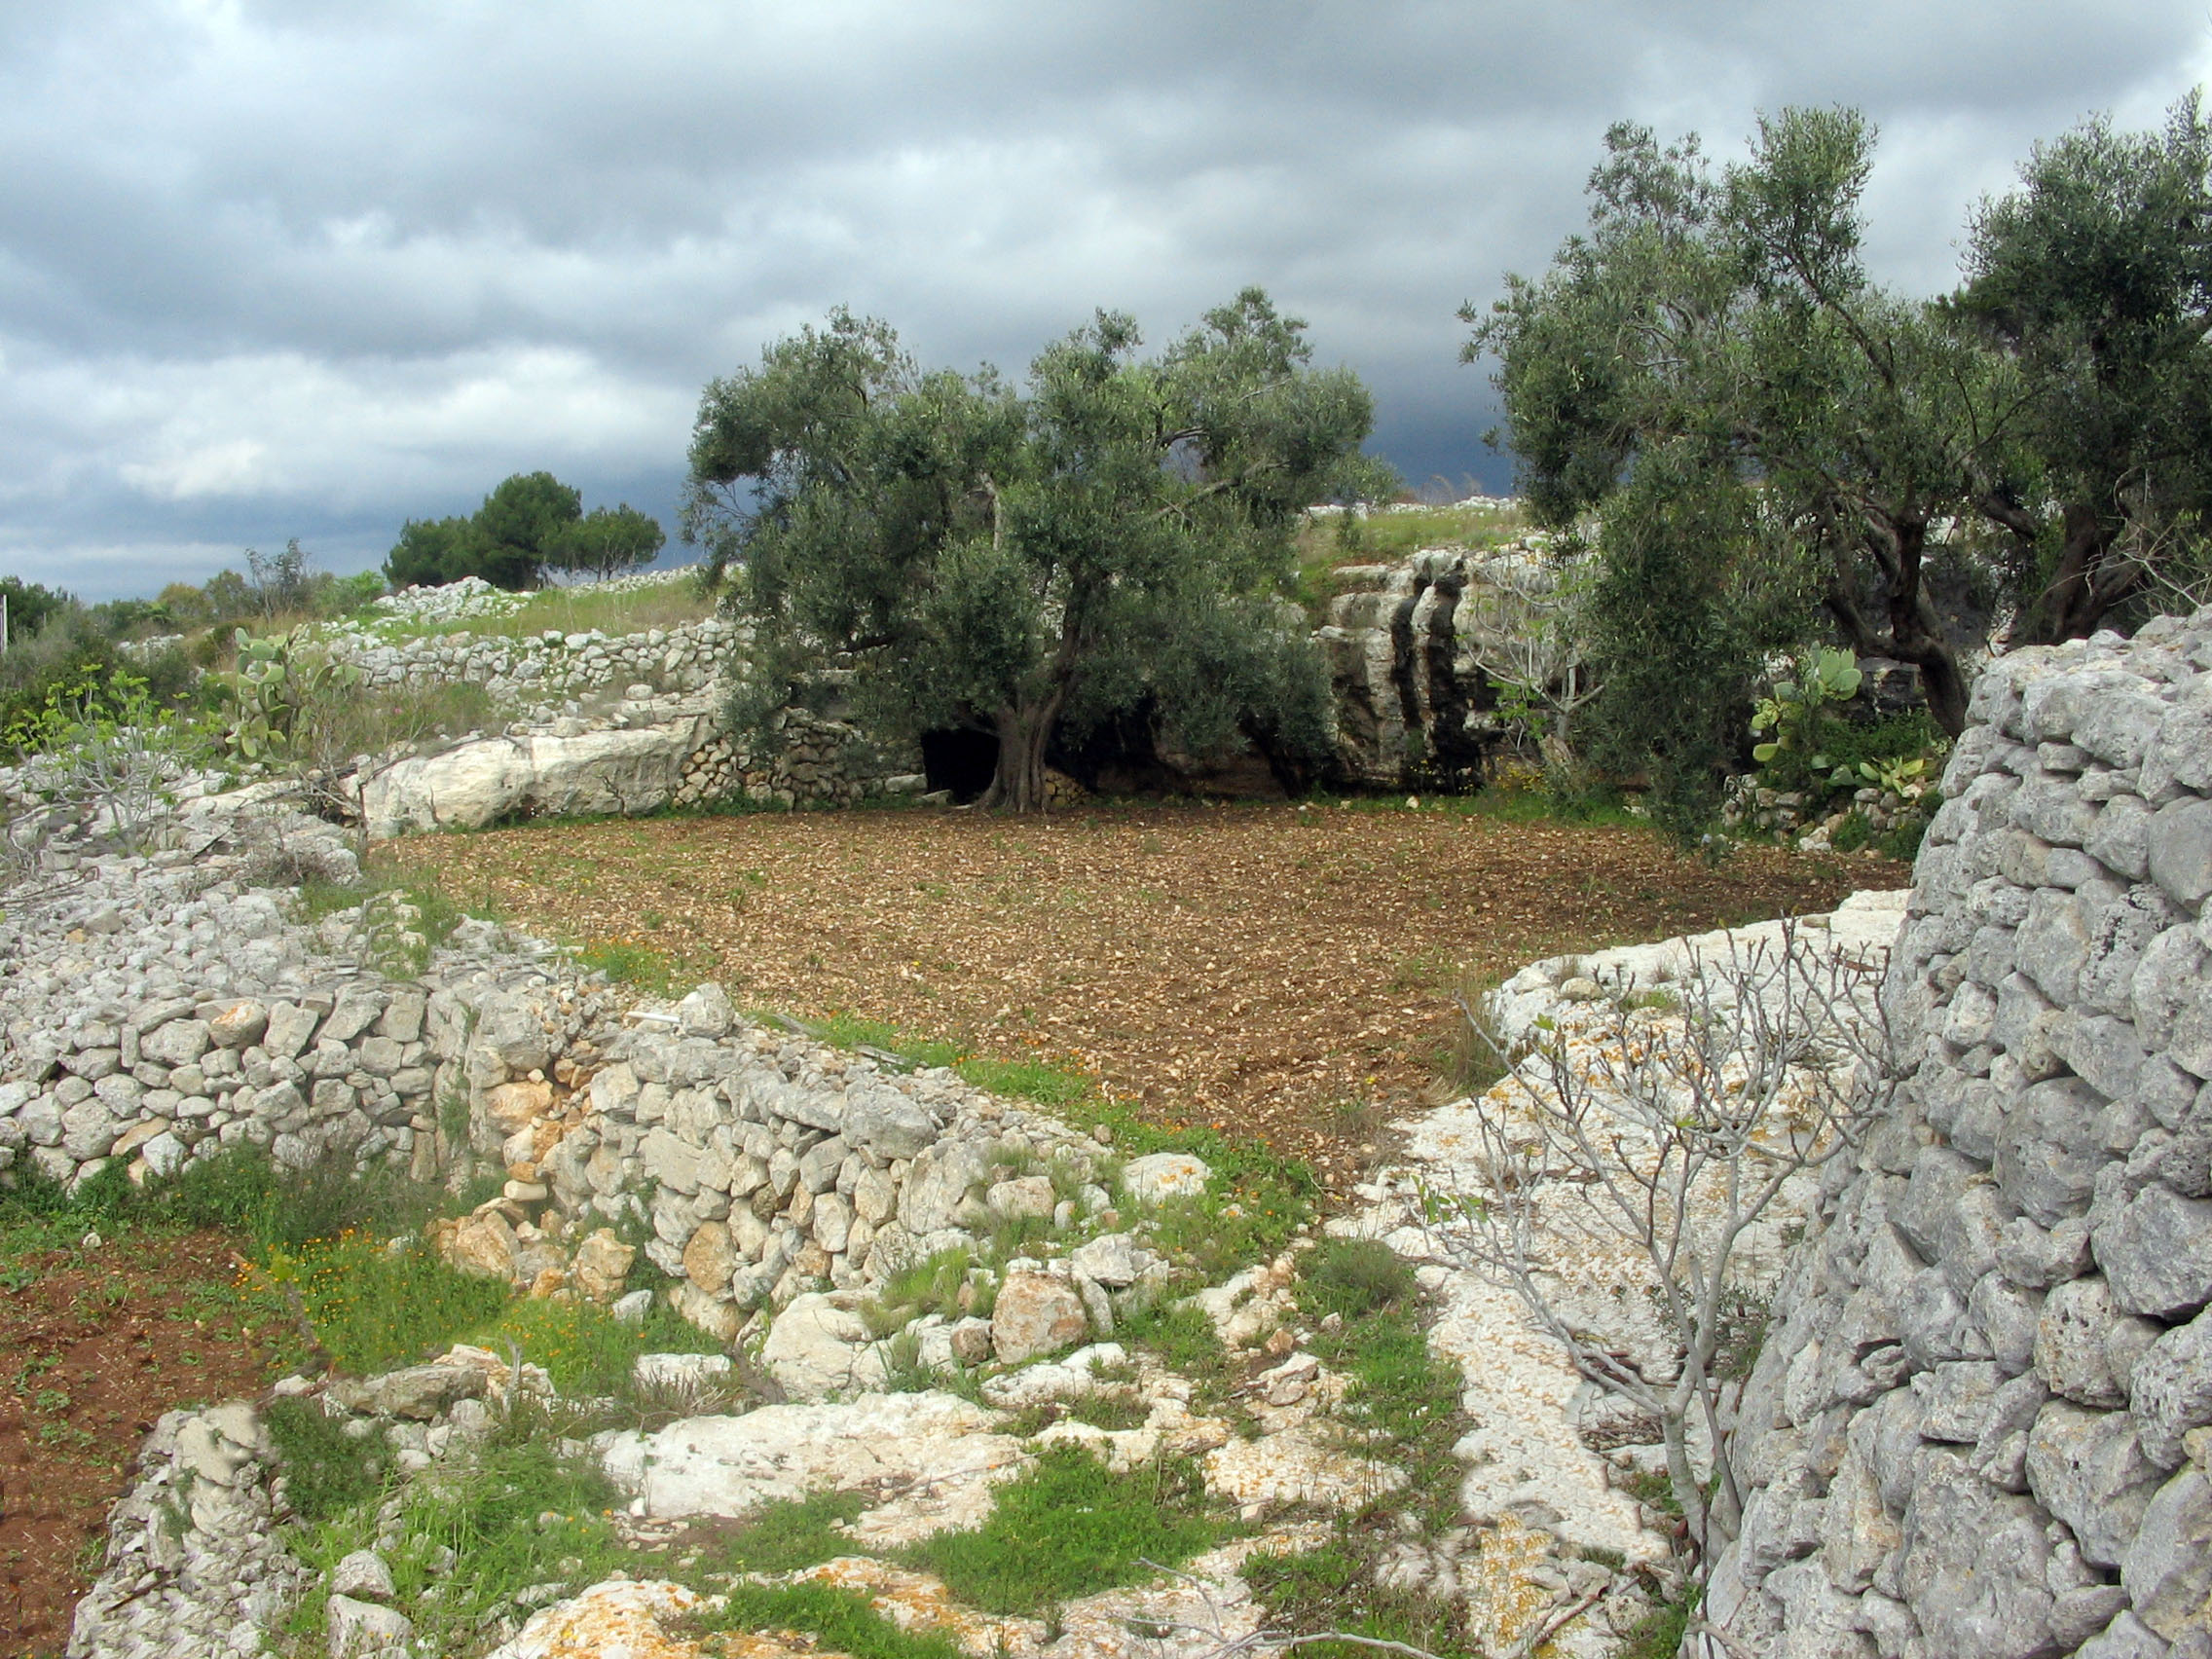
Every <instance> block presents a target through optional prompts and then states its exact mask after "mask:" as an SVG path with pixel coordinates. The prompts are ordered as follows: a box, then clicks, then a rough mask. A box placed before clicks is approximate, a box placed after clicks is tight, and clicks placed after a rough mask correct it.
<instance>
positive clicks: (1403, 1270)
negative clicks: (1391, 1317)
mask: <svg viewBox="0 0 2212 1659" xmlns="http://www.w3.org/2000/svg"><path fill="white" fill-rule="evenodd" d="M1415 1294H1416V1286H1415V1280H1414V1270H1413V1266H1412V1264H1410V1263H1409V1262H1407V1261H1406V1259H1405V1258H1404V1257H1402V1256H1400V1255H1399V1254H1398V1253H1397V1251H1395V1250H1393V1249H1391V1248H1390V1246H1389V1245H1387V1244H1385V1243H1383V1241H1382V1240H1381V1239H1377V1238H1325V1239H1323V1240H1322V1241H1321V1242H1320V1243H1319V1244H1318V1245H1316V1246H1315V1247H1314V1249H1313V1252H1312V1254H1310V1255H1309V1256H1308V1257H1307V1259H1306V1272H1305V1275H1304V1278H1303V1279H1302V1281H1301V1283H1300V1285H1299V1302H1300V1305H1301V1306H1302V1307H1303V1308H1304V1309H1305V1310H1306V1312H1307V1314H1308V1316H1309V1317H1310V1318H1312V1319H1313V1320H1315V1321H1319V1320H1322V1319H1325V1318H1327V1317H1328V1316H1329V1315H1330V1314H1332V1313H1334V1314H1337V1315H1339V1316H1340V1317H1342V1318H1345V1319H1365V1318H1367V1317H1369V1316H1370V1315H1372V1314H1376V1313H1383V1312H1388V1311H1391V1310H1393V1309H1404V1308H1406V1307H1409V1306H1410V1305H1411V1304H1412V1303H1413V1301H1414V1297H1415Z"/></svg>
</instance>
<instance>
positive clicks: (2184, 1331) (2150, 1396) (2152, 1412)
mask: <svg viewBox="0 0 2212 1659" xmlns="http://www.w3.org/2000/svg"><path fill="white" fill-rule="evenodd" d="M2132 1379H2133V1388H2132V1394H2131V1405H2132V1407H2133V1410H2134V1415H2135V1422H2136V1432H2137V1433H2138V1434H2139V1435H2140V1436H2141V1438H2142V1443H2143V1455H2144V1456H2146V1457H2148V1458H2150V1459H2151V1461H2152V1462H2154V1463H2156V1464H2157V1465H2158V1467H2159V1468H2161V1469H2172V1468H2178V1467H2179V1466H2180V1464H2181V1460H2182V1457H2183V1455H2184V1454H2183V1449H2182V1436H2183V1435H2185V1434H2187V1433H2188V1432H2189V1431H2190V1430H2191V1429H2193V1428H2200V1427H2202V1426H2204V1425H2205V1424H2207V1423H2212V1313H2199V1314H2198V1315H2197V1316H2196V1317H2195V1318H2194V1319H2193V1320H2191V1321H2190V1322H2189V1323H2188V1324H2186V1325H2181V1326H2177V1327H2176V1328H2174V1329H2173V1330H2170V1331H2168V1332H2167V1333H2166V1334H2165V1335H2164V1336H2162V1337H2160V1338H2159V1339H2158V1340H2157V1342H2155V1343H2153V1344H2152V1345H2151V1346H2149V1347H2148V1348H2146V1349H2144V1350H2143V1352H2142V1353H2141V1354H2140V1355H2139V1356H2138V1357H2137V1358H2136V1361H2135V1367H2134V1371H2133V1374H2132Z"/></svg>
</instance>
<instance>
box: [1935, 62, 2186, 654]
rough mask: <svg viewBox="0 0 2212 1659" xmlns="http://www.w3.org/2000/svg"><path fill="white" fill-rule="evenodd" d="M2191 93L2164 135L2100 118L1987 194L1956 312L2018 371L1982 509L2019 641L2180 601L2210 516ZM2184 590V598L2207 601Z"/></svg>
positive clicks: (2041, 151)
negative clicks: (2009, 590)
mask: <svg viewBox="0 0 2212 1659" xmlns="http://www.w3.org/2000/svg"><path fill="white" fill-rule="evenodd" d="M2200 96H2201V94H2200V93H2198V92H2193V93H2191V94H2190V95H2189V96H2188V97H2186V98H2183V99H2182V100H2181V101H2179V102H2178V103H2176V104H2175V105H2174V106H2173V108H2172V109H2171V110H2170V111H2169V112H2168V114H2167V118H2166V124H2165V127H2164V129H2163V130H2162V131H2156V132H2136V133H2120V132H2115V131H2114V130H2113V129H2112V125H2111V123H2110V121H2109V120H2107V119H2106V118H2103V117H2092V118H2091V119H2090V120H2088V121H2086V122H2084V123H2083V125H2082V126H2080V127H2078V128H2076V129H2074V130H2073V131H2071V132H2068V133H2066V134H2064V135H2063V136H2061V137H2059V138H2058V139H2056V140H2054V141H2052V142H2049V143H2044V144H2038V145H2037V146H2036V147H2035V150H2034V153H2033V154H2032V155H2031V156H2030V157H2029V159H2028V161H2027V163H2026V164H2025V165H2024V166H2021V168H2020V184H2019V187H2018V188H2017V189H2015V190H2013V191H2011V192H2010V193H2009V194H2008V195H2006V196H2003V197H2000V198H1997V199H1996V200H1993V201H1992V200H1985V201H1984V202H1983V203H1981V205H1980V207H1979V208H1978V209H1977V210H1976V212H1975V213H1974V215H1973V218H1972V224H1971V227H1970V236H1969V240H1968V244H1967V256H1966V268H1967V274H1968V281H1967V284H1966V286H1965V287H1964V288H1963V289H1961V290H1960V292H1959V294H1958V295H1957V296H1956V298H1955V301H1954V302H1953V303H1954V307H1955V314H1956V315H1957V316H1958V317H1959V318H1960V319H1961V321H1962V322H1963V324H1964V325H1966V326H1967V327H1969V328H1971V329H1972V330H1974V331H1975V332H1976V333H1977V335H1978V337H1979V338H1981V339H1983V340H1984V341H1986V342H1987V343H1988V345H1989V346H1990V348H1991V349H1992V350H1994V351H1996V352H1997V353H1999V354H2000V355H2001V356H2002V357H2003V359H2004V360H2005V361H2006V363H2007V364H2008V366H2009V368H2010V369H2011V370H2012V371H2013V373H2014V375H2015V378H2016V385H2017V387H2018V390H2017V395H2018V396H2019V398H2020V401H2021V404H2022V419H2021V422H2020V426H2021V430H2020V432H2019V434H2018V436H2019V439H2020V442H2019V444H2018V447H2017V449H2016V450H2015V452H2014V453H2013V454H2012V455H2011V456H2009V457H2008V458H2006V460H2007V461H2009V465H2008V466H2007V467H2006V468H2005V470H2004V471H2003V472H2001V473H2000V474H1999V476H1998V479H1997V485H1998V488H1997V490H1996V492H1995V493H1994V495H1993V498H1992V499H1991V501H1990V502H1989V503H1988V506H1987V507H1986V509H1985V511H1986V513H1987V515H1988V516H1989V518H1990V519H1991V520H1992V521H1993V522H1994V523H1995V525H1996V527H1997V528H1998V529H1999V530H2000V531H2001V532H2003V533H2004V534H2005V535H2006V537H2007V538H2008V542H2009V548H2008V551H2009V561H2008V563H2009V571H2008V574H2009V576H2010V578H2011V581H2012V586H2013V591H2014V593H2015V594H2016V595H2017V596H2018V597H2019V600H2020V604H2021V608H2022V611H2023V614H2022V616H2021V618H2020V624H2019V627H2018V631H2017V632H2016V634H2015V636H2014V637H2015V638H2016V639H2019V640H2023V641H2025V640H2035V641H2046V640H2056V639H2065V638H2070V637H2077V636H2080V635H2084V634H2087V633H2089V632H2090V631H2091V630H2092V629H2094V628H2095V627H2096V626H2097V625H2098V624H2099V622H2100V621H2101V620H2102V619H2103V618H2104V617H2105V616H2106V615H2107V614H2108V613H2111V612H2114V611H2116V610H2117V611H2120V612H2122V613H2123V614H2128V615H2133V616H2140V615H2143V614H2146V613H2148V612H2151V611H2155V610H2157V609H2160V608H2169V607H2170V606H2172V605H2173V603H2174V602H2175V600H2176V598H2177V597H2178V596H2176V595H2175V594H2174V592H2173V591H2172V588H2171V586H2170V585H2169V584H2168V582H2167V581H2166V580H2165V579H2164V577H2165V574H2166V572H2165V570H2164V567H2165V566H2166V565H2167V564H2168V562H2169V561H2173V562H2178V560H2177V559H2176V555H2177V554H2178V553H2180V552H2181V551H2182V549H2183V547H2184V546H2185V545H2186V543H2187V542H2188V541H2189V540H2190V539H2191V534H2190V533H2191V532H2192V530H2193V529H2194V527H2195V526H2196V525H2197V523H2198V522H2199V520H2200V519H2201V515H2202V514H2203V513H2204V512H2205V511H2206V510H2207V508H2212V346H2208V345H2207V339H2206V332H2207V329H2208V327H2212V245H2208V243H2207V241H2206V239H2205V237H2204V235H2203V233H2202V226H2203V224H2204V222H2205V220H2206V217H2207V215H2208V214H2212V126H2208V125H2207V123H2206V121H2205V119H2204V115H2203V111H2202V108H2201V103H2200ZM2202 597H2203V595H2202V594H2200V593H2198V594H2192V595H2190V596H2188V598H2187V599H2185V600H2184V601H2183V603H2184V604H2193V603H2198V602H2200V601H2201V599H2202Z"/></svg>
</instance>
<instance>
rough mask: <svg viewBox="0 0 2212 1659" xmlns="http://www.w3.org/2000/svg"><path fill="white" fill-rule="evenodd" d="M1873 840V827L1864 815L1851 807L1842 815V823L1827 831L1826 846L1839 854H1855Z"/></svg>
mask: <svg viewBox="0 0 2212 1659" xmlns="http://www.w3.org/2000/svg"><path fill="white" fill-rule="evenodd" d="M1873 838H1874V826H1873V825H1872V824H1870V823H1868V822H1867V819H1866V815H1865V814H1864V813H1863V812H1861V811H1860V810H1859V809H1858V808H1857V807H1853V808H1852V809H1851V810H1850V811H1849V812H1847V813H1845V814H1844V815H1843V822H1842V823H1840V824H1838V825H1837V826H1836V827H1835V828H1834V829H1833V830H1830V831H1828V846H1829V847H1830V848H1832V849H1833V850H1834V851H1836V852H1839V853H1856V852H1857V851H1859V849H1860V848H1861V847H1863V846H1864V845H1866V843H1867V842H1869V841H1871V840H1872V839H1873Z"/></svg>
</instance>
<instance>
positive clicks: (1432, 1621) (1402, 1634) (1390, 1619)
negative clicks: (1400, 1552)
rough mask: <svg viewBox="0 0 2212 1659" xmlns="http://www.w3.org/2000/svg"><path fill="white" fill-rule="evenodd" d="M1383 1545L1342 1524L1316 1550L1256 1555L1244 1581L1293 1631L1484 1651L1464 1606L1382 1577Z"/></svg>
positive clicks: (1337, 1651)
mask: <svg viewBox="0 0 2212 1659" xmlns="http://www.w3.org/2000/svg"><path fill="white" fill-rule="evenodd" d="M1382 1549H1383V1546H1382V1541H1381V1540H1380V1539H1379V1538H1378V1537H1377V1536H1376V1535H1374V1534H1372V1533H1363V1532H1356V1531H1353V1530H1351V1529H1349V1528H1348V1527H1346V1526H1343V1525H1340V1526H1339V1527H1338V1528H1337V1530H1336V1531H1335V1533H1334V1535H1332V1536H1331V1537H1330V1538H1329V1539H1328V1540H1327V1541H1326V1542H1324V1543H1321V1544H1317V1545H1315V1546H1314V1547H1313V1548H1311V1549H1309V1550H1301V1551H1296V1552H1294V1553H1291V1554H1287V1555H1276V1554H1272V1553H1262V1554H1257V1555H1254V1556H1253V1557H1252V1559H1251V1560H1250V1561H1249V1562H1248V1563H1246V1565H1245V1567H1244V1581H1245V1582H1246V1583H1247V1584H1249V1585H1251V1587H1252V1592H1253V1594H1254V1595H1255V1596H1257V1597H1258V1598H1259V1599H1260V1601H1261V1604H1263V1605H1264V1606H1265V1607H1266V1608H1267V1610H1268V1621H1267V1622H1268V1623H1269V1624H1270V1625H1272V1626H1274V1627H1277V1628H1279V1629H1282V1630H1285V1631H1288V1632H1289V1633H1291V1634H1293V1635H1299V1636H1310V1635H1314V1634H1317V1633H1319V1632H1322V1631H1340V1632H1342V1633H1344V1634H1345V1635H1346V1636H1357V1637H1365V1638H1367V1639H1368V1640H1369V1641H1397V1642H1404V1643H1405V1644H1406V1645H1408V1646H1410V1647H1415V1648H1418V1649H1419V1650H1420V1651H1421V1652H1423V1653H1432V1654H1436V1655H1438V1656H1439V1659H1456V1656H1457V1655H1462V1654H1467V1655H1472V1654H1476V1653H1480V1652H1482V1651H1483V1649H1482V1648H1481V1646H1480V1645H1478V1644H1476V1643H1474V1642H1472V1641H1469V1640H1468V1633H1467V1630H1466V1626H1465V1616H1464V1613H1463V1612H1462V1611H1461V1610H1460V1609H1459V1608H1458V1607H1456V1606H1455V1605H1454V1604H1451V1603H1449V1602H1442V1601H1438V1600H1437V1599H1435V1598H1433V1597H1430V1596H1425V1595H1422V1594H1420V1593H1419V1592H1417V1591H1410V1590H1390V1589H1384V1588H1383V1586H1381V1585H1380V1584H1378V1583H1377V1582H1376V1570H1375V1569H1376V1567H1377V1566H1378V1557H1379V1556H1380V1555H1381V1554H1382ZM1299 1651H1300V1652H1302V1653H1320V1654H1326V1655H1329V1656H1330V1659H1365V1656H1366V1655H1369V1654H1372V1653H1373V1651H1374V1649H1373V1648H1371V1647H1365V1646H1362V1645H1361V1644H1359V1643H1356V1642H1333V1641H1323V1642H1310V1643H1309V1644H1307V1645H1306V1646H1305V1647H1302V1648H1301V1649H1300V1650H1299Z"/></svg>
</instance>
